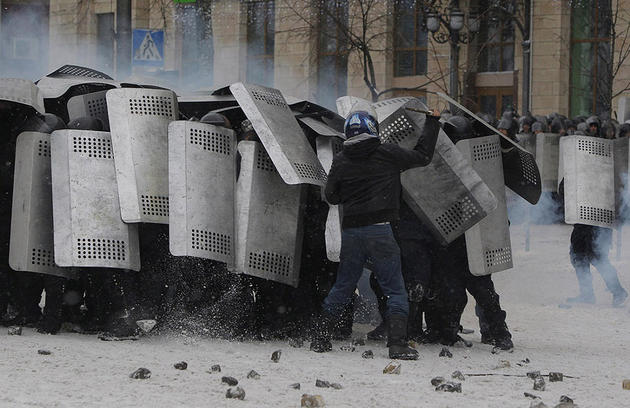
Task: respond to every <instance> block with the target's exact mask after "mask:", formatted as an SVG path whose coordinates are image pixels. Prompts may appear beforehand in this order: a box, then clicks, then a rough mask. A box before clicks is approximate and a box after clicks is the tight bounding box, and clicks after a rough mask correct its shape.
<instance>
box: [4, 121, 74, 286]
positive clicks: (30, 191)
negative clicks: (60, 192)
mask: <svg viewBox="0 0 630 408" xmlns="http://www.w3.org/2000/svg"><path fill="white" fill-rule="evenodd" d="M4 233H6V231H5V232H4ZM9 265H10V266H11V268H12V269H13V270H16V271H26V272H37V273H43V274H46V275H54V276H62V277H66V278H71V277H74V276H75V275H74V273H73V272H72V270H71V269H69V268H60V267H58V266H56V265H55V257H54V244H53V204H52V187H51V176H50V135H49V134H46V133H35V132H25V133H22V134H20V135H19V136H18V138H17V142H16V148H15V177H14V184H13V206H12V208H11V241H10V246H9Z"/></svg>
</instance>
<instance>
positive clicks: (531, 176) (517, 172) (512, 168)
mask: <svg viewBox="0 0 630 408" xmlns="http://www.w3.org/2000/svg"><path fill="white" fill-rule="evenodd" d="M436 95H438V96H439V97H441V98H442V99H445V100H446V101H448V102H449V103H451V104H453V105H455V106H456V107H458V108H459V109H460V110H462V111H463V112H466V113H467V114H468V115H470V117H472V118H473V119H475V120H477V121H478V122H480V123H481V124H483V125H484V126H486V127H487V128H488V129H490V130H492V131H493V132H494V133H496V134H497V135H499V136H500V137H501V143H502V145H503V144H504V146H503V147H502V149H501V150H502V152H503V153H502V154H503V176H504V177H505V185H506V186H507V187H509V188H510V189H511V190H512V191H514V192H515V193H516V194H518V195H519V196H521V197H523V198H524V199H525V200H527V201H528V202H530V203H531V204H536V203H537V202H538V200H539V199H540V194H541V192H542V189H541V183H540V173H539V171H538V166H537V165H536V159H534V156H533V155H532V154H531V153H529V152H528V151H526V150H525V149H523V148H522V147H521V146H519V145H518V144H516V143H515V142H514V141H513V140H511V139H509V138H508V137H506V136H505V135H503V134H502V133H501V132H499V130H497V129H496V128H495V127H494V126H492V125H490V124H489V123H488V122H486V121H484V120H483V119H481V118H480V117H479V116H477V115H475V114H474V113H472V112H471V111H470V110H468V109H466V108H465V107H464V106H462V105H460V104H459V103H457V101H455V100H454V99H453V98H451V97H450V96H448V95H445V94H443V93H442V92H436ZM506 146H507V147H506Z"/></svg>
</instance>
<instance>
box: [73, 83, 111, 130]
mask: <svg viewBox="0 0 630 408" xmlns="http://www.w3.org/2000/svg"><path fill="white" fill-rule="evenodd" d="M105 94H107V91H100V92H92V93H89V94H84V95H77V96H73V97H72V98H70V99H69V100H68V117H69V121H72V120H74V119H78V118H81V117H90V118H97V119H100V120H101V122H103V130H105V131H109V117H108V115H107V100H106V99H105Z"/></svg>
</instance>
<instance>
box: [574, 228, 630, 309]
mask: <svg viewBox="0 0 630 408" xmlns="http://www.w3.org/2000/svg"><path fill="white" fill-rule="evenodd" d="M611 244H612V230H611V229H610V228H603V227H595V226H592V225H583V224H575V225H574V226H573V232H571V246H570V249H569V254H570V257H571V264H572V265H573V267H574V268H575V273H576V275H577V278H578V284H579V286H580V294H579V295H577V296H575V297H570V298H568V299H567V302H569V303H595V294H594V293H593V281H592V275H591V265H593V266H594V267H595V268H597V271H598V272H599V274H600V275H601V276H602V279H604V283H606V287H607V288H608V290H609V291H610V292H611V293H612V295H613V300H612V304H613V306H615V307H619V306H621V305H623V303H624V302H625V301H626V299H627V298H628V292H627V291H626V290H625V289H624V288H623V287H622V286H621V283H620V282H619V277H618V276H617V270H616V269H615V267H614V266H613V265H612V264H611V263H610V260H609V259H608V252H609V251H610V247H611Z"/></svg>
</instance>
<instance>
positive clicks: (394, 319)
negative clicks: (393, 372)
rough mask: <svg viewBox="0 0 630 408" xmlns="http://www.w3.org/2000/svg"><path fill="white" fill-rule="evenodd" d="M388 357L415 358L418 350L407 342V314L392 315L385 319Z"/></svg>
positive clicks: (396, 358) (398, 358) (399, 358)
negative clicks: (387, 332)
mask: <svg viewBox="0 0 630 408" xmlns="http://www.w3.org/2000/svg"><path fill="white" fill-rule="evenodd" d="M387 323H388V329H389V330H388V331H389V334H388V339H387V347H389V358H392V359H395V360H417V359H418V352H417V351H416V350H415V349H413V348H411V347H409V343H407V316H403V315H392V316H389V319H388V320H387Z"/></svg>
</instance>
